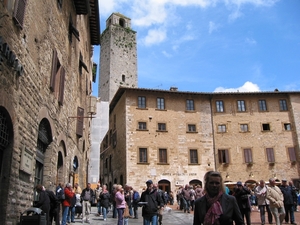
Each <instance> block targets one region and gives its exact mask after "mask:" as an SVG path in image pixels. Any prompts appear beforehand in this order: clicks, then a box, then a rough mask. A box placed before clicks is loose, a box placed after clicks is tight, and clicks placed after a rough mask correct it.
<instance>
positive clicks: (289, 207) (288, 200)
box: [280, 179, 297, 224]
mask: <svg viewBox="0 0 300 225" xmlns="http://www.w3.org/2000/svg"><path fill="white" fill-rule="evenodd" d="M280 190H281V192H282V194H283V204H284V211H285V218H284V220H285V222H286V223H288V222H289V219H290V222H291V224H295V215H294V203H295V201H296V200H297V199H296V197H295V194H296V193H295V194H294V193H293V190H292V188H291V187H290V186H289V185H288V184H287V180H286V179H282V181H281V186H280ZM289 217H290V218H289Z"/></svg>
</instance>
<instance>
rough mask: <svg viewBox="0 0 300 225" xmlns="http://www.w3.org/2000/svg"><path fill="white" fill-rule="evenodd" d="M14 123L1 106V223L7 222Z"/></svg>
mask: <svg viewBox="0 0 300 225" xmlns="http://www.w3.org/2000/svg"><path fill="white" fill-rule="evenodd" d="M13 140H14V138H13V125H12V120H11V118H10V115H9V114H8V112H7V110H6V109H5V108H3V107H1V106H0V183H1V185H0V196H1V201H0V223H1V224H5V219H6V205H7V199H8V192H9V191H10V190H9V188H7V187H9V177H10V169H11V161H12V152H13Z"/></svg>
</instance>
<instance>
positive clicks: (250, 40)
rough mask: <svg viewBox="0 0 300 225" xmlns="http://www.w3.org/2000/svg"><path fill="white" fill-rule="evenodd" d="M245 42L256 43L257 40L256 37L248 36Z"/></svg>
mask: <svg viewBox="0 0 300 225" xmlns="http://www.w3.org/2000/svg"><path fill="white" fill-rule="evenodd" d="M245 42H246V43H247V44H250V45H256V40H255V39H254V38H246V39H245Z"/></svg>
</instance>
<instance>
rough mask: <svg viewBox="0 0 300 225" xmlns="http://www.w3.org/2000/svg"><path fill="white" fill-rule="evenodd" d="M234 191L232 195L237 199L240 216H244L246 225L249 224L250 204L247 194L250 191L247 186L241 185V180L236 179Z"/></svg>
mask: <svg viewBox="0 0 300 225" xmlns="http://www.w3.org/2000/svg"><path fill="white" fill-rule="evenodd" d="M236 186H237V187H236V188H235V191H234V197H235V198H236V200H237V203H238V206H239V208H240V211H241V214H242V218H244V217H245V218H246V222H247V225H251V217H250V214H251V205H250V200H249V195H250V193H251V191H250V190H249V188H248V187H246V186H243V184H242V182H241V181H238V182H237V184H236Z"/></svg>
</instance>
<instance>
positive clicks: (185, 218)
mask: <svg viewBox="0 0 300 225" xmlns="http://www.w3.org/2000/svg"><path fill="white" fill-rule="evenodd" d="M168 207H171V208H172V211H171V212H165V213H164V215H163V222H162V225H192V224H193V216H194V215H193V212H191V213H184V212H183V211H181V210H178V209H177V205H172V206H170V205H168ZM138 211H139V219H129V221H128V225H131V224H140V225H142V224H143V218H142V215H141V208H139V210H138ZM96 212H97V208H96V207H92V214H91V215H90V224H91V225H99V224H101V225H117V219H115V218H112V213H111V212H109V214H108V215H107V220H106V221H104V220H103V218H102V216H100V217H99V216H96ZM266 220H267V215H266ZM295 221H296V222H297V223H298V224H299V225H300V212H295ZM53 224H54V223H53ZM72 224H74V225H79V224H81V225H82V224H85V225H87V224H88V223H82V220H81V219H75V223H70V225H72ZM251 224H261V222H260V215H259V211H257V210H256V209H255V210H253V211H252V213H251ZM273 224H275V221H273ZM284 224H287V223H285V222H284Z"/></svg>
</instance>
